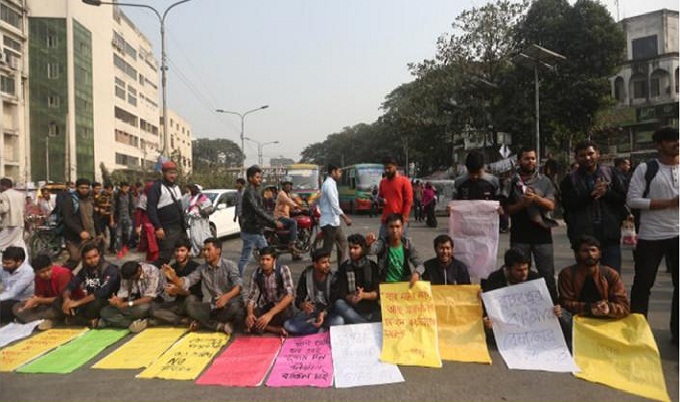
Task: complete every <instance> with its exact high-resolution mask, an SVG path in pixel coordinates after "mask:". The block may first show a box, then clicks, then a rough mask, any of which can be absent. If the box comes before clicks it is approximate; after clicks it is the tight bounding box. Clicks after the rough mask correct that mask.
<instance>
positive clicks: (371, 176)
mask: <svg viewBox="0 0 680 402" xmlns="http://www.w3.org/2000/svg"><path fill="white" fill-rule="evenodd" d="M383 169H384V168H383V165H381V164H379V163H360V164H357V165H351V166H346V167H343V168H342V179H340V183H338V195H339V198H340V208H342V209H343V210H344V211H347V212H349V213H354V212H358V211H369V210H370V209H371V192H372V191H373V188H374V187H375V188H377V187H378V186H380V180H382V175H383Z"/></svg>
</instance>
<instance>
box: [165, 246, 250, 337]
mask: <svg viewBox="0 0 680 402" xmlns="http://www.w3.org/2000/svg"><path fill="white" fill-rule="evenodd" d="M203 255H204V256H205V263H203V264H201V265H200V266H199V267H198V268H197V269H196V270H195V271H194V272H192V273H190V274H189V275H187V276H185V277H179V276H177V275H176V274H175V273H174V271H173V272H170V271H165V272H166V273H169V274H170V275H169V276H168V280H169V281H170V282H171V283H173V284H174V285H175V286H177V287H179V288H181V289H183V290H184V291H185V293H186V292H189V289H191V288H192V287H193V286H196V285H197V284H200V286H201V294H202V298H201V299H197V298H193V297H192V300H191V301H189V302H188V303H187V314H188V315H189V318H190V319H191V320H193V321H192V322H191V324H190V325H189V330H190V331H195V330H197V329H199V328H201V327H204V328H208V329H210V330H212V331H216V332H224V333H226V334H231V333H232V332H233V331H234V328H235V327H238V328H241V327H242V326H243V319H244V318H245V307H244V305H243V296H242V295H241V289H242V288H243V279H242V278H241V276H240V275H239V272H238V266H237V265H236V263H235V262H233V261H229V260H227V259H226V258H223V257H222V242H221V241H219V240H218V239H216V238H214V237H211V238H208V239H205V240H204V241H203Z"/></svg>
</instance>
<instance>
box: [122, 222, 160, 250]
mask: <svg viewBox="0 0 680 402" xmlns="http://www.w3.org/2000/svg"><path fill="white" fill-rule="evenodd" d="M116 223H117V224H116V249H117V251H120V250H121V249H122V248H123V247H125V246H127V245H128V243H129V241H130V235H131V234H132V221H131V220H130V219H121V220H120V221H118V222H116ZM166 235H167V233H166Z"/></svg>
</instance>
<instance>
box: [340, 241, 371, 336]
mask: <svg viewBox="0 0 680 402" xmlns="http://www.w3.org/2000/svg"><path fill="white" fill-rule="evenodd" d="M347 244H348V246H349V260H347V261H345V262H343V263H342V264H340V268H338V272H337V273H336V274H335V275H334V277H333V283H332V284H331V300H334V303H333V309H334V310H335V312H336V313H337V314H338V315H339V316H341V317H342V318H343V320H344V321H345V324H363V323H367V322H380V321H381V319H382V315H381V312H380V300H379V299H380V294H379V273H378V264H376V263H375V262H373V261H371V260H369V259H368V258H366V250H367V246H366V239H365V238H364V236H362V235H360V234H353V235H350V236H348V237H347Z"/></svg>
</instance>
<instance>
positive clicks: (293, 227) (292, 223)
mask: <svg viewBox="0 0 680 402" xmlns="http://www.w3.org/2000/svg"><path fill="white" fill-rule="evenodd" d="M279 222H281V223H283V227H284V228H285V229H288V231H289V232H290V233H289V235H288V244H295V241H296V240H297V221H296V220H295V219H292V218H286V217H285V216H282V217H280V218H279Z"/></svg>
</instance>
